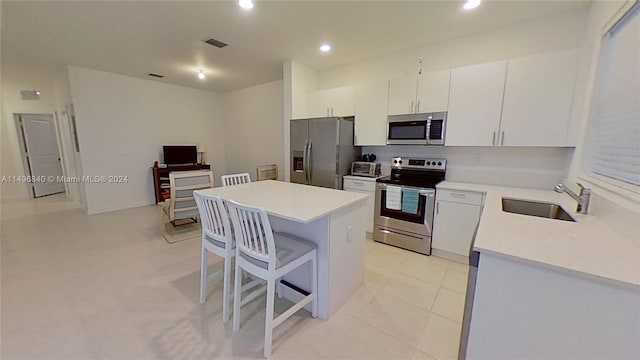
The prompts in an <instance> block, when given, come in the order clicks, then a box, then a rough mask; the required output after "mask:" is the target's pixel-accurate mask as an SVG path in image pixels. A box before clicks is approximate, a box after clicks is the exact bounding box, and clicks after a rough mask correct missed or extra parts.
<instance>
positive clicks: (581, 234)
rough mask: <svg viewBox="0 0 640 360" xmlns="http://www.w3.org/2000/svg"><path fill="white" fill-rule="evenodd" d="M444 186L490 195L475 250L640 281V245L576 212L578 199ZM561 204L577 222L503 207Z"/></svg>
mask: <svg viewBox="0 0 640 360" xmlns="http://www.w3.org/2000/svg"><path fill="white" fill-rule="evenodd" d="M437 188H438V189H450V190H467V191H476V192H483V193H485V194H486V196H485V201H484V208H483V210H482V216H481V218H480V226H479V228H478V233H477V235H476V239H475V244H474V249H476V250H478V251H480V252H490V253H494V254H499V255H506V256H509V257H514V258H519V259H523V260H527V261H533V262H536V263H541V264H544V265H550V266H553V267H557V268H560V269H566V270H570V271H575V272H579V273H583V274H587V275H591V276H595V277H598V278H604V279H609V280H614V281H618V282H623V283H626V284H631V285H633V286H634V287H639V286H640V246H639V245H638V243H637V242H634V241H632V239H629V238H627V237H624V236H623V235H621V234H619V233H618V232H616V231H615V230H614V229H612V228H611V227H609V226H608V225H607V224H605V223H604V221H602V220H600V219H599V218H598V217H597V216H593V215H581V214H578V213H576V205H577V203H576V202H575V201H574V200H573V199H572V198H571V197H570V196H569V195H567V194H560V193H556V192H554V191H552V190H549V191H546V190H534V189H523V188H510V187H502V186H490V185H479V184H468V183H456V182H451V181H444V182H441V183H440V184H438V185H437ZM503 196H504V197H512V198H517V199H523V200H533V201H545V202H552V203H555V204H558V205H560V206H562V208H564V210H565V211H567V212H568V213H569V214H570V215H571V217H573V218H574V219H575V220H576V222H570V221H562V220H554V219H545V218H539V217H534V216H528V215H519V214H512V213H507V212H504V211H502V197H503Z"/></svg>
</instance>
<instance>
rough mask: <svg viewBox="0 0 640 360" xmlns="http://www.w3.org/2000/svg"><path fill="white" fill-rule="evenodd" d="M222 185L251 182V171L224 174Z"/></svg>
mask: <svg viewBox="0 0 640 360" xmlns="http://www.w3.org/2000/svg"><path fill="white" fill-rule="evenodd" d="M221 178H222V186H232V185H240V184H248V183H250V182H251V177H250V176H249V173H241V174H228V175H222V176H221Z"/></svg>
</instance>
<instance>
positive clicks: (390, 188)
mask: <svg viewBox="0 0 640 360" xmlns="http://www.w3.org/2000/svg"><path fill="white" fill-rule="evenodd" d="M446 165H447V161H446V160H444V159H417V158H401V157H396V158H393V159H392V162H391V175H390V176H385V177H382V178H380V179H378V180H376V182H377V183H376V205H375V218H374V224H375V225H374V228H373V240H375V241H378V242H381V243H385V244H389V245H394V246H398V247H401V248H404V249H408V250H412V251H416V252H419V253H421V254H425V255H430V254H431V234H432V232H433V209H434V207H435V194H436V189H435V187H436V184H437V183H439V182H440V181H443V180H444V178H445V172H446Z"/></svg>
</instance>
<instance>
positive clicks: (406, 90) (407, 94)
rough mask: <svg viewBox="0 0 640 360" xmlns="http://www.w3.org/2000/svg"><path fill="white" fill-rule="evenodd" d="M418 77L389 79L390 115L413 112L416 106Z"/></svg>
mask: <svg viewBox="0 0 640 360" xmlns="http://www.w3.org/2000/svg"><path fill="white" fill-rule="evenodd" d="M417 86H418V79H417V78H416V77H415V76H405V77H402V78H398V79H393V80H389V115H402V114H413V113H415V112H416V111H415V108H416V90H417Z"/></svg>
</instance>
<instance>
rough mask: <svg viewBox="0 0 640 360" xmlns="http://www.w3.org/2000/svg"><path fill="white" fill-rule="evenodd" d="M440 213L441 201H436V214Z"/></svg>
mask: <svg viewBox="0 0 640 360" xmlns="http://www.w3.org/2000/svg"><path fill="white" fill-rule="evenodd" d="M439 213H440V201H438V202H437V203H436V214H439Z"/></svg>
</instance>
